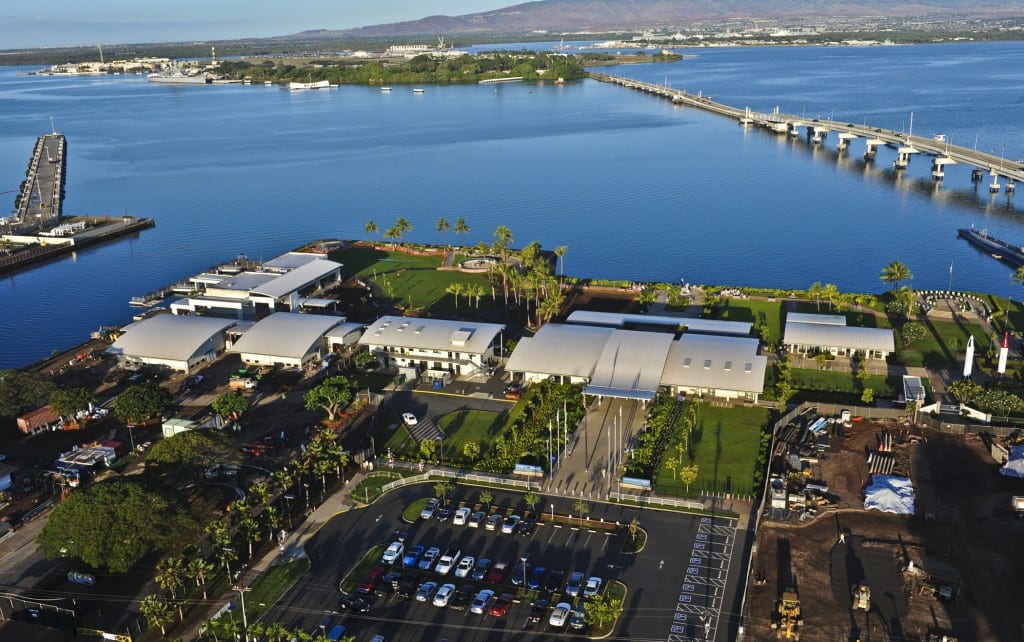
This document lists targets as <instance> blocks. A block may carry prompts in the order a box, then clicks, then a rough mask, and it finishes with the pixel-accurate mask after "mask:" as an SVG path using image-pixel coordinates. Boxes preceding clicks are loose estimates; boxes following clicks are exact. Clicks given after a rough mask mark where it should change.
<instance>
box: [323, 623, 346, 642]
mask: <svg viewBox="0 0 1024 642" xmlns="http://www.w3.org/2000/svg"><path fill="white" fill-rule="evenodd" d="M345 631H346V629H345V627H344V625H341V624H336V625H334V626H333V627H332V628H331V632H330V633H328V634H327V639H328V640H329V641H330V642H338V640H340V639H341V636H343V635H345Z"/></svg>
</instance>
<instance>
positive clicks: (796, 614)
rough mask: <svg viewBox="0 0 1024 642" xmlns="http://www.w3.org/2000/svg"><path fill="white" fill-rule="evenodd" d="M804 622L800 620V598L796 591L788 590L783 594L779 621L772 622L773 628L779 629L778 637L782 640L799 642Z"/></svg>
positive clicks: (779, 608)
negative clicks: (797, 641)
mask: <svg viewBox="0 0 1024 642" xmlns="http://www.w3.org/2000/svg"><path fill="white" fill-rule="evenodd" d="M803 625H804V621H803V620H802V619H801V618H800V596H799V595H797V592H796V589H794V588H788V589H786V591H785V592H784V593H783V594H782V599H781V600H779V605H778V621H777V622H776V621H773V622H772V628H773V629H778V631H777V632H776V634H775V635H776V637H777V638H779V639H780V640H782V639H785V640H799V639H800V627H802V626H803Z"/></svg>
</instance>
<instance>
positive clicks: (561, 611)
mask: <svg viewBox="0 0 1024 642" xmlns="http://www.w3.org/2000/svg"><path fill="white" fill-rule="evenodd" d="M570 613H572V604H569V603H568V602H559V603H558V604H556V605H555V610H554V611H552V612H551V617H550V618H548V624H550V625H551V626H556V627H563V626H565V623H566V622H567V621H568V620H569V614H570Z"/></svg>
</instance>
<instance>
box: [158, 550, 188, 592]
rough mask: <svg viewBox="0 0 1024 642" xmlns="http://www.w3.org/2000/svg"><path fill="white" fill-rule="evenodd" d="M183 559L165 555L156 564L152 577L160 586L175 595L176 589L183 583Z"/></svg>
mask: <svg viewBox="0 0 1024 642" xmlns="http://www.w3.org/2000/svg"><path fill="white" fill-rule="evenodd" d="M184 578H185V560H183V559H181V558H180V557H165V558H163V559H162V560H160V561H159V562H157V565H156V576H155V577H154V578H153V579H155V580H156V583H157V584H159V585H160V588H162V589H164V590H165V591H170V592H171V597H176V593H177V591H178V589H180V588H181V587H182V586H184V584H185V579H184Z"/></svg>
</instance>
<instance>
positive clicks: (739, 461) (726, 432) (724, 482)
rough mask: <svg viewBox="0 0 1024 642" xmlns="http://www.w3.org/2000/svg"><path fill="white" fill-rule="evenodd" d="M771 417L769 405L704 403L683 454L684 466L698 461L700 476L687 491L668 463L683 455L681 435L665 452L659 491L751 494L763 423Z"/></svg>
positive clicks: (693, 493)
mask: <svg viewBox="0 0 1024 642" xmlns="http://www.w3.org/2000/svg"><path fill="white" fill-rule="evenodd" d="M767 419H768V409H767V408H756V407H755V408H747V407H743V406H737V407H735V408H719V407H713V406H707V405H703V406H701V408H700V417H699V420H698V424H697V428H696V429H694V431H693V435H692V436H691V438H690V448H689V452H687V453H684V454H683V455H682V460H683V466H689V465H691V463H693V464H696V465H697V467H698V470H699V472H698V475H697V480H696V481H695V482H694V483H693V484H691V485H690V489H689V492H687V489H686V485H685V484H683V483H682V482H681V481H679V476H678V474H676V475H675V476H673V473H672V471H671V470H670V469H669V468H668V467H666V466H665V461H667V460H668V459H670V458H672V457H675V458H676V460H677V461H678V459H679V457H680V455H679V453H678V450H677V444H680V443H681V442H680V439H679V438H678V437H677V438H674V439H673V441H672V442H670V443H669V446H668V449H667V450H666V452H665V460H664V461H662V466H661V469H660V470H659V471H658V481H657V484H656V485H655V491H656V492H657V493H659V494H663V495H670V496H676V497H686V496H692V495H695V494H697V493H698V492H711V491H715V492H732V493H738V494H741V495H749V494H751V493H752V491H753V479H754V468H755V466H756V462H757V454H758V448H759V447H760V443H761V427H762V426H763V425H764V423H765V421H767Z"/></svg>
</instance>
